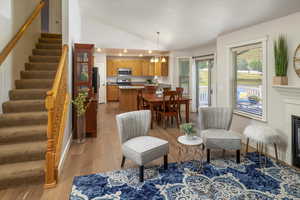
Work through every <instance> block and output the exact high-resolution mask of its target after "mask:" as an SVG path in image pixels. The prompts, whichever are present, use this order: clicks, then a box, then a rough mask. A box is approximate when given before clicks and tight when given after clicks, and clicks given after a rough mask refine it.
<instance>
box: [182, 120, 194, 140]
mask: <svg viewBox="0 0 300 200" xmlns="http://www.w3.org/2000/svg"><path fill="white" fill-rule="evenodd" d="M180 130H181V131H182V132H183V133H184V135H185V136H186V137H187V138H188V139H191V140H192V139H193V138H194V136H195V135H196V131H195V129H194V124H193V123H185V124H181V125H180Z"/></svg>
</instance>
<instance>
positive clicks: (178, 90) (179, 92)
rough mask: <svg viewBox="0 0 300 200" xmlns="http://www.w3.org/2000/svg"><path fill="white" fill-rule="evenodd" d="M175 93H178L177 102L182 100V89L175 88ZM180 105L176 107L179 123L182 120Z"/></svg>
mask: <svg viewBox="0 0 300 200" xmlns="http://www.w3.org/2000/svg"><path fill="white" fill-rule="evenodd" d="M176 91H177V92H178V96H179V100H181V99H182V94H183V88H182V87H176ZM180 108H181V104H179V105H178V115H179V119H180V122H182V118H181V109H180Z"/></svg>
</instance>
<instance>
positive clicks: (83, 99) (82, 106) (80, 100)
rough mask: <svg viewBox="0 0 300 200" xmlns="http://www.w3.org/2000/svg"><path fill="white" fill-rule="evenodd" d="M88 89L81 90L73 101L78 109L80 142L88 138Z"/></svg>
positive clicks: (78, 139) (77, 125)
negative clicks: (86, 118)
mask: <svg viewBox="0 0 300 200" xmlns="http://www.w3.org/2000/svg"><path fill="white" fill-rule="evenodd" d="M87 97H88V91H80V92H79V93H78V95H77V96H76V97H75V99H74V100H73V101H72V103H73V105H74V108H75V111H76V120H77V123H76V136H77V142H78V143H84V142H85V138H86V123H85V112H86V110H87V106H88V105H87Z"/></svg>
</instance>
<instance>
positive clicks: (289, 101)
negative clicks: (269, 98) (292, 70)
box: [273, 85, 300, 165]
mask: <svg viewBox="0 0 300 200" xmlns="http://www.w3.org/2000/svg"><path fill="white" fill-rule="evenodd" d="M273 88H274V89H276V90H277V91H278V92H279V93H280V94H281V95H282V97H283V101H284V103H285V117H284V119H285V123H284V124H285V131H284V137H282V139H284V140H285V142H286V144H287V148H286V151H285V153H283V155H282V158H283V160H285V161H286V162H287V163H288V164H290V165H291V164H292V115H296V116H300V86H281V85H280V86H279V85H278V86H277V85H276V86H273Z"/></svg>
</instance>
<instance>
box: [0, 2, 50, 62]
mask: <svg viewBox="0 0 300 200" xmlns="http://www.w3.org/2000/svg"><path fill="white" fill-rule="evenodd" d="M44 6H45V2H44V1H41V2H40V3H39V4H38V5H37V6H36V8H35V9H34V11H33V12H32V14H31V15H30V16H29V17H28V19H27V20H26V22H25V23H24V24H23V26H22V27H21V28H20V29H19V31H18V32H17V33H16V34H15V36H14V37H13V38H12V39H11V40H10V41H9V42H8V44H7V45H6V46H5V47H4V48H3V49H2V51H1V53H0V65H2V63H3V62H4V60H5V59H6V57H7V56H8V55H9V53H10V52H11V51H12V50H13V48H14V47H15V45H16V44H17V42H18V41H19V40H20V38H21V37H22V36H23V35H24V33H25V31H26V30H27V29H28V27H29V26H30V25H31V24H32V22H33V21H34V19H35V18H36V17H37V16H38V15H39V14H40V12H41V10H42V8H43V7H44Z"/></svg>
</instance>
